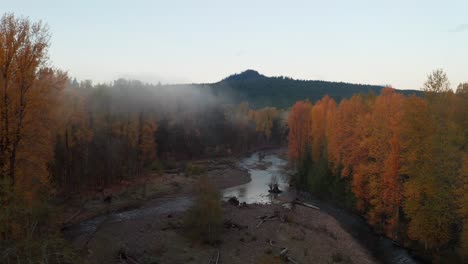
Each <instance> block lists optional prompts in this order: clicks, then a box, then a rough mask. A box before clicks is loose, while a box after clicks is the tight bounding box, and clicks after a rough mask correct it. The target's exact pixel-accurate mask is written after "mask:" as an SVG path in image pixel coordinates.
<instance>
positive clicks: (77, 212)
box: [62, 208, 83, 227]
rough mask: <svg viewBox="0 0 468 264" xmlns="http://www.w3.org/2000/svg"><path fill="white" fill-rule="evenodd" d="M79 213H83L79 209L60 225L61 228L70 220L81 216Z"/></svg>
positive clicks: (81, 209)
mask: <svg viewBox="0 0 468 264" xmlns="http://www.w3.org/2000/svg"><path fill="white" fill-rule="evenodd" d="M81 211H83V208H80V209H79V210H78V211H76V212H75V213H74V214H73V215H72V216H70V217H69V218H67V219H66V220H65V221H63V223H62V227H66V226H67V224H68V223H70V221H71V220H73V219H74V218H75V217H77V216H78V215H79V214H81Z"/></svg>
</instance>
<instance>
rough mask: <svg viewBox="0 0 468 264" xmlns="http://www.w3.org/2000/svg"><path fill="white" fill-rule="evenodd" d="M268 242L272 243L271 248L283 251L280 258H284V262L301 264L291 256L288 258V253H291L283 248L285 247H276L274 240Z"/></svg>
mask: <svg viewBox="0 0 468 264" xmlns="http://www.w3.org/2000/svg"><path fill="white" fill-rule="evenodd" d="M268 242H269V243H270V246H272V247H276V248H281V250H280V252H279V256H280V258H282V259H284V260H286V261H288V262H291V263H293V264H299V262H297V260H295V259H293V258H291V257H290V256H288V253H289V249H288V248H283V247H280V246H277V245H274V244H273V241H272V240H268Z"/></svg>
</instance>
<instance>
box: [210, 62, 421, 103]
mask: <svg viewBox="0 0 468 264" xmlns="http://www.w3.org/2000/svg"><path fill="white" fill-rule="evenodd" d="M206 85H207V86H209V87H210V89H212V91H213V93H214V94H215V95H222V96H224V97H226V96H227V97H229V98H230V100H232V101H233V102H234V103H240V102H242V101H247V102H249V105H251V106H252V107H254V108H262V107H267V106H273V107H277V108H283V109H287V108H289V107H291V106H292V105H293V104H294V103H295V102H296V101H298V100H305V99H309V100H310V101H312V102H316V101H318V100H320V99H321V98H322V97H323V96H325V95H329V96H330V97H331V98H333V99H334V100H335V101H341V100H342V99H345V98H351V97H352V96H353V95H355V94H367V93H370V92H371V93H374V94H376V95H377V94H380V91H381V90H382V89H383V88H384V86H380V85H368V84H353V83H345V82H329V81H320V80H297V79H293V78H290V77H284V76H278V77H268V76H265V75H263V74H260V73H258V72H257V71H255V70H246V71H244V72H242V73H239V74H233V75H230V76H229V77H227V78H224V79H223V80H221V81H219V82H216V83H212V84H206ZM396 91H397V92H398V93H401V94H405V95H410V94H416V95H422V92H421V91H418V90H396Z"/></svg>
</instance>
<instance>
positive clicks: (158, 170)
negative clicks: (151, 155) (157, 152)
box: [150, 160, 164, 174]
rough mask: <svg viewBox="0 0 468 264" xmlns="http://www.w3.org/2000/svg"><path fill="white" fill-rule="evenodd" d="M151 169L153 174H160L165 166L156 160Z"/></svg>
mask: <svg viewBox="0 0 468 264" xmlns="http://www.w3.org/2000/svg"><path fill="white" fill-rule="evenodd" d="M150 169H151V170H152V171H153V172H156V173H158V174H160V173H161V172H162V171H163V170H164V165H163V164H162V162H161V161H160V160H155V161H153V162H152V163H151V166H150Z"/></svg>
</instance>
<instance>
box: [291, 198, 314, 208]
mask: <svg viewBox="0 0 468 264" xmlns="http://www.w3.org/2000/svg"><path fill="white" fill-rule="evenodd" d="M293 203H294V204H297V205H302V206H305V207H308V208H312V209H315V210H320V208H318V207H317V206H315V205H311V204H309V203H305V202H302V201H300V200H297V199H296V200H294V201H293Z"/></svg>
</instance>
